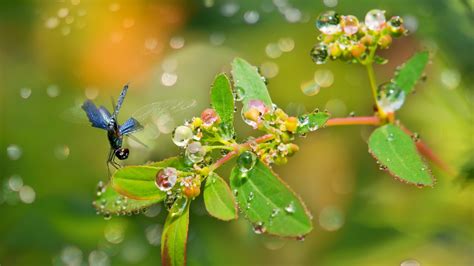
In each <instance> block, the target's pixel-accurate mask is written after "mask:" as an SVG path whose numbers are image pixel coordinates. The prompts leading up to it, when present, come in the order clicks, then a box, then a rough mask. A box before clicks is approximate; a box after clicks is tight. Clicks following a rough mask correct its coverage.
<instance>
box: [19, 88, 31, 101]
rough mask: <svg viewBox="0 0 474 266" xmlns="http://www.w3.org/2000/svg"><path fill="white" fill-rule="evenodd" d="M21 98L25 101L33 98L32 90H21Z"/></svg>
mask: <svg viewBox="0 0 474 266" xmlns="http://www.w3.org/2000/svg"><path fill="white" fill-rule="evenodd" d="M20 96H21V98H23V99H28V98H30V96H31V89H30V88H21V89H20Z"/></svg>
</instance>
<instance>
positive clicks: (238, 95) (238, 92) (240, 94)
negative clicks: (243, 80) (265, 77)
mask: <svg viewBox="0 0 474 266" xmlns="http://www.w3.org/2000/svg"><path fill="white" fill-rule="evenodd" d="M234 98H235V100H236V101H238V102H240V101H242V100H243V99H244V98H245V90H244V89H243V88H241V87H237V88H236V89H235V92H234Z"/></svg>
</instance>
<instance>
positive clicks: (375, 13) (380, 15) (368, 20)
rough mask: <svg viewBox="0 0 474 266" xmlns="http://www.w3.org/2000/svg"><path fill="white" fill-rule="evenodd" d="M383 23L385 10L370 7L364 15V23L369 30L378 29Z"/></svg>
mask: <svg viewBox="0 0 474 266" xmlns="http://www.w3.org/2000/svg"><path fill="white" fill-rule="evenodd" d="M384 24H385V11H383V10H380V9H372V10H370V11H369V12H367V15H365V25H366V26H367V28H369V29H370V30H374V31H379V30H381V29H382V28H383V26H384Z"/></svg>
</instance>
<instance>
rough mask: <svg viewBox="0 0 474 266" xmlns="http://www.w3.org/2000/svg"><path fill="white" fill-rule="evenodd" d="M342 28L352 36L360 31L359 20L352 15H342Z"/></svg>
mask: <svg viewBox="0 0 474 266" xmlns="http://www.w3.org/2000/svg"><path fill="white" fill-rule="evenodd" d="M341 26H342V30H343V31H344V33H345V34H346V35H347V36H351V35H353V34H355V33H357V31H359V20H358V19H357V18H356V17H355V16H352V15H349V16H342V20H341Z"/></svg>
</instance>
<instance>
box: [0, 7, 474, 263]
mask: <svg viewBox="0 0 474 266" xmlns="http://www.w3.org/2000/svg"><path fill="white" fill-rule="evenodd" d="M228 3H230V2H229V1H217V0H216V1H212V0H210V1H209V0H208V1H204V2H203V1H152V0H140V1H131V0H130V1H125V0H122V1H106V0H104V1H93V0H81V1H78V0H72V1H70V0H63V1H52V0H51V1H49V0H46V1H41V0H36V1H26V0H22V1H1V2H0V181H1V183H0V186H1V190H0V265H2V266H4V265H51V264H53V265H65V263H66V262H67V261H68V259H67V258H64V256H62V255H64V253H65V250H68V248H69V250H71V247H73V248H74V250H80V251H81V252H80V254H82V256H79V258H81V260H77V261H76V262H78V263H79V264H78V265H87V264H88V263H89V262H90V258H91V257H93V256H90V254H91V252H93V251H95V252H96V253H97V251H100V252H105V254H107V256H108V260H107V263H108V264H107V263H106V264H94V265H157V264H159V261H160V254H159V253H160V252H159V249H160V247H159V246H156V245H152V244H150V243H149V241H148V240H147V238H146V231H147V228H148V229H149V228H151V227H150V226H157V225H158V227H156V228H159V225H162V224H163V223H164V217H165V212H164V211H163V210H162V211H161V212H160V213H159V215H158V216H156V217H146V216H144V215H139V216H133V217H114V218H112V219H111V220H108V221H107V220H104V219H103V218H102V217H100V216H97V215H96V214H95V210H94V209H93V208H92V205H91V202H92V200H93V198H94V195H95V187H96V184H97V182H98V181H99V180H106V174H107V170H106V168H105V163H104V161H105V159H106V155H107V149H108V147H107V145H108V144H107V142H106V139H105V134H104V132H100V131H98V130H95V129H92V128H90V127H89V126H88V125H87V124H80V123H74V121H75V120H76V118H74V117H67V116H66V118H65V114H69V113H68V112H67V110H68V109H69V108H71V107H72V106H74V105H75V104H76V103H77V102H78V101H79V102H80V101H81V100H83V99H85V97H86V96H85V91H88V92H89V94H90V93H92V94H94V93H96V92H97V93H98V97H97V98H96V99H95V101H96V102H97V103H102V104H104V103H105V104H106V105H107V106H108V105H109V102H110V99H109V98H110V96H114V97H116V96H117V95H118V93H119V91H120V89H121V86H122V85H123V84H124V83H125V82H127V81H131V89H130V90H129V95H128V96H127V99H126V102H125V105H124V107H123V109H122V111H121V114H122V119H123V118H125V116H127V115H130V114H132V113H133V111H134V110H136V109H137V108H139V107H140V106H142V105H144V104H147V103H150V102H153V101H158V100H165V99H195V100H197V103H198V106H197V107H196V108H194V109H191V110H188V111H186V112H183V113H180V114H178V115H177V116H176V117H177V119H178V121H179V122H182V121H184V120H183V119H184V118H186V117H187V118H190V117H192V116H193V115H197V114H198V113H199V110H201V109H203V108H205V107H206V106H208V104H209V98H208V93H209V87H210V84H211V82H212V80H213V78H214V76H215V75H216V74H217V73H219V72H220V71H229V63H230V61H231V60H232V58H233V57H235V56H241V57H244V58H246V59H247V60H248V61H250V62H251V63H253V64H255V65H261V64H262V63H264V62H267V61H271V62H274V63H276V64H277V65H278V67H279V71H278V75H276V77H274V78H270V79H269V85H268V86H269V91H270V93H271V95H272V98H273V100H274V102H275V103H276V104H278V105H279V106H282V107H284V108H287V107H288V108H289V109H294V107H295V106H300V105H302V106H304V107H305V108H306V109H307V110H312V109H314V108H315V107H319V108H321V109H328V110H329V111H330V112H331V113H333V115H335V116H347V115H348V114H349V113H350V112H355V114H356V115H369V114H371V112H372V103H371V101H372V98H371V95H370V92H369V91H370V90H369V87H368V86H369V84H368V80H367V78H366V74H365V72H364V69H363V68H362V67H360V66H358V65H348V64H344V63H340V62H337V63H336V62H331V63H329V64H327V65H315V64H314V63H313V62H312V61H311V59H310V58H309V56H308V52H309V50H310V49H311V47H312V45H313V44H314V43H315V42H316V37H317V32H316V30H315V27H314V25H313V24H314V23H313V22H314V20H315V18H316V17H317V15H318V14H319V13H320V12H322V11H323V10H325V9H328V7H325V6H324V4H323V1H303V0H299V1H281V0H280V1H278V0H275V1H273V2H272V1H269V0H265V1H235V2H233V3H235V4H236V5H237V6H238V7H239V9H238V11H237V13H236V14H235V15H233V16H231V17H226V16H223V15H222V14H221V8H222V6H225V5H226V4H227V5H228ZM282 3H283V4H285V5H286V6H287V7H288V6H291V7H294V8H298V9H299V10H300V11H301V12H302V16H303V18H306V19H304V22H298V23H289V22H288V21H286V20H285V17H284V16H283V15H282V14H281V13H280V12H278V9H277V8H276V5H281V4H282ZM117 4H118V6H119V9H118V10H116V11H111V10H115V9H116V7H117ZM61 8H68V11H69V14H68V15H67V17H73V21H71V19H69V20H68V21H69V22H70V24H68V22H67V19H66V18H61V19H60V20H59V25H58V26H57V27H55V28H54V29H49V28H47V27H46V26H45V23H47V21H48V18H51V17H54V16H57V15H58V10H60V9H61ZM372 8H380V9H385V10H387V13H388V14H397V15H401V16H405V18H407V17H408V18H409V20H411V21H413V19H415V20H416V22H417V25H418V27H417V30H416V31H415V32H413V34H412V35H410V36H409V37H405V38H402V39H399V40H396V41H395V42H394V45H393V48H392V49H390V50H389V51H383V53H382V54H383V55H384V56H386V57H387V58H389V59H390V63H388V64H386V65H383V66H377V68H376V72H377V78H378V81H379V82H382V81H386V80H389V79H390V77H391V73H393V71H394V69H395V67H396V66H397V65H399V64H401V63H402V62H403V61H404V60H405V59H407V58H408V57H409V56H410V55H411V54H412V53H413V52H415V51H416V50H420V49H429V50H430V51H431V52H432V56H433V57H432V60H431V62H432V63H431V64H430V65H429V66H428V68H427V71H426V74H427V81H426V82H423V83H421V84H419V85H418V87H417V91H416V94H414V95H410V97H408V99H407V101H406V103H405V106H404V108H403V109H402V111H401V112H400V113H399V116H398V117H399V118H400V119H402V120H403V121H404V124H405V125H406V126H407V127H408V128H410V129H411V130H413V131H416V132H418V133H420V135H421V137H422V139H423V140H424V141H425V142H426V143H428V144H429V145H430V146H431V147H432V149H433V150H434V151H436V152H437V153H438V154H439V155H440V156H441V157H442V158H443V159H444V160H445V161H446V162H447V163H448V164H449V165H450V166H452V168H453V169H454V170H455V172H456V173H458V172H462V171H461V169H464V170H465V171H464V173H469V172H470V173H471V175H469V174H464V175H461V176H459V175H456V176H451V175H448V174H446V173H444V172H442V171H440V170H439V168H437V167H436V166H433V174H434V175H435V176H436V178H437V184H436V186H435V187H434V188H428V189H419V188H416V187H413V186H409V185H405V184H401V183H399V182H397V181H395V180H394V179H393V178H391V177H390V176H389V175H388V174H386V173H384V172H381V171H379V170H378V167H377V165H376V164H375V162H374V160H373V159H372V158H371V156H370V155H369V153H368V152H367V145H366V140H367V137H368V135H369V134H370V131H371V130H372V128H371V127H361V126H351V127H345V128H343V127H336V128H327V129H322V130H319V131H318V132H317V133H315V134H311V135H310V136H308V137H307V138H304V139H300V140H298V143H299V144H301V151H300V152H299V153H298V154H296V155H295V156H294V157H293V158H291V160H290V161H289V163H288V164H287V165H285V166H279V167H275V170H276V172H278V173H279V174H280V175H281V176H282V178H284V179H285V180H286V181H287V182H288V183H289V184H290V185H291V187H292V188H293V189H294V190H295V191H297V192H298V193H299V194H300V195H301V197H302V198H303V199H304V200H305V202H306V203H307V205H308V207H309V209H310V210H311V211H312V213H313V215H314V220H313V222H314V226H315V230H314V231H313V232H312V233H311V234H310V235H308V236H307V237H306V239H305V241H303V242H298V241H293V240H286V239H279V238H274V237H268V236H261V235H255V234H254V233H253V232H252V230H251V227H250V226H249V225H248V223H247V222H246V221H245V220H244V219H243V218H241V219H239V221H234V222H229V223H225V222H221V221H218V220H215V219H213V218H211V217H209V216H208V215H207V214H206V213H205V211H204V208H203V205H202V201H201V200H197V201H195V202H194V204H193V206H192V207H191V218H190V219H191V226H190V234H189V246H188V263H189V265H400V263H402V262H404V261H405V262H406V261H407V260H416V261H417V262H418V263H419V264H421V265H472V264H473V263H474V256H473V254H474V240H473V239H474V230H473V228H474V226H473V225H474V218H473V214H474V213H473V203H474V200H473V192H474V191H473V186H472V185H471V183H470V180H471V179H472V167H474V166H473V164H474V163H473V159H472V157H473V155H472V154H473V150H474V147H473V137H472V136H473V133H474V132H473V124H472V123H473V112H472V111H473V110H472V106H473V105H472V100H473V93H472V92H473V90H472V89H473V88H472V80H473V78H472V77H473V74H474V63H473V62H474V60H473V57H472V47H474V36H473V34H474V31H473V30H472V26H473V24H474V15H473V11H472V10H473V4H472V2H471V1H462V0H460V1H447V0H445V1H441V0H434V1H429V0H423V1H416V2H415V1H407V0H403V1H367V0H363V1H347V0H340V1H339V3H338V5H337V6H336V7H335V8H334V9H336V10H338V12H340V13H342V14H354V15H357V16H358V17H359V18H361V17H363V16H364V15H365V13H366V12H367V11H368V10H370V9H372ZM249 10H256V11H258V12H259V14H260V18H259V21H258V22H257V23H256V24H254V25H249V24H246V23H245V22H244V21H243V15H244V13H245V12H246V11H249ZM212 34H214V35H212ZM216 34H220V35H216ZM211 35H212V36H214V37H216V36H221V37H222V36H225V40H224V42H223V43H222V44H220V45H216V44H215V43H214V44H212V43H211V42H210V41H209V38H210V36H211ZM174 36H181V37H183V38H184V40H185V43H184V46H183V47H182V48H180V49H172V48H171V47H170V45H169V40H170V38H173V37H174ZM150 38H152V39H151V40H150ZM280 38H292V39H293V40H294V42H295V47H294V49H293V50H292V51H291V52H288V53H283V54H282V55H281V56H280V57H278V58H276V59H272V58H269V57H268V56H267V55H266V54H265V47H266V45H267V44H268V43H275V42H277V41H278V40H279V39H280ZM175 39H176V38H175ZM147 40H148V41H147ZM153 40H154V41H156V43H155V44H156V46H155V47H154V49H151V50H152V51H150V49H148V50H147V49H146V43H148V45H151V44H150V42H151V43H153ZM151 46H153V45H151ZM170 59H171V60H176V62H178V66H177V69H176V70H175V72H176V73H177V75H178V80H177V82H176V84H175V85H173V86H171V87H167V86H164V85H163V84H162V83H161V81H160V80H161V75H162V73H163V69H162V64H163V62H166V60H168V62H169V60H170ZM318 69H328V70H331V71H332V73H333V74H334V78H335V81H334V83H333V84H332V86H330V87H329V88H323V89H321V91H320V92H319V94H317V95H316V96H312V97H309V96H306V95H304V94H303V93H302V92H301V90H300V85H301V83H302V82H305V81H308V80H311V79H313V75H314V72H315V71H316V70H318ZM52 85H56V86H57V87H58V88H59V95H58V96H57V97H50V96H48V94H47V88H48V87H50V86H52ZM22 88H29V89H31V95H30V96H29V97H28V98H27V99H24V98H22V97H21V95H20V91H21V89H22ZM91 88H93V89H91ZM68 120H70V121H68ZM238 130H239V132H240V133H241V135H240V136H242V137H243V136H246V134H247V135H248V134H252V132H251V131H250V130H249V128H248V127H247V126H245V125H244V124H243V123H238ZM12 144H14V145H18V147H20V148H21V151H22V155H21V157H20V158H19V159H18V160H12V159H11V158H9V157H8V156H7V147H8V146H9V145H12ZM64 147H67V148H68V149H69V155H68V156H66V157H67V158H63V157H61V156H64V154H63V153H61V152H60V151H62V149H61V148H63V149H64ZM58 152H59V157H58ZM177 152H178V150H177V149H176V148H175V147H174V146H173V145H171V141H170V136H169V135H162V136H161V137H160V138H159V139H158V142H157V143H156V145H155V146H154V147H153V148H152V149H150V150H147V151H143V152H138V150H137V151H135V153H134V150H133V149H132V156H131V158H130V159H129V160H128V161H127V163H140V162H145V161H146V160H160V159H163V158H166V157H167V156H170V155H173V154H176V153H177ZM469 166H470V167H471V168H469ZM222 173H223V175H224V176H227V175H226V171H223V172H222ZM13 175H19V176H21V178H22V180H23V182H24V184H25V185H28V186H31V187H32V188H33V189H34V191H35V193H36V199H35V201H34V202H33V203H31V204H26V203H23V202H22V201H21V200H19V199H18V193H16V192H12V191H11V190H9V186H8V181H9V179H10V177H11V176H13ZM328 210H333V212H332V213H333V214H334V213H335V214H336V215H335V216H334V217H330V218H333V219H335V220H332V221H333V222H334V221H336V223H340V224H341V225H342V226H341V227H340V228H337V230H332V231H331V230H327V228H326V227H325V226H324V223H323V226H322V225H321V222H320V220H321V214H323V220H324V214H326V215H327V213H330V214H331V212H330V211H328ZM334 210H335V211H334ZM341 221H342V222H341ZM111 228H121V229H120V230H119V231H120V232H122V233H123V240H122V241H115V242H119V243H117V244H113V243H110V242H109V241H107V239H106V238H105V234H104V232H110V230H112V229H111ZM66 253H67V252H66ZM101 254H102V253H101ZM92 262H96V261H95V260H93V259H92Z"/></svg>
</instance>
